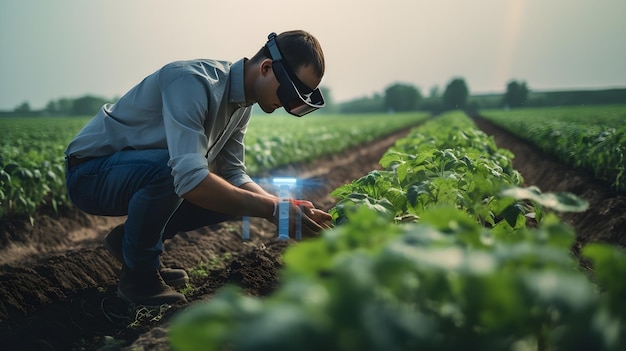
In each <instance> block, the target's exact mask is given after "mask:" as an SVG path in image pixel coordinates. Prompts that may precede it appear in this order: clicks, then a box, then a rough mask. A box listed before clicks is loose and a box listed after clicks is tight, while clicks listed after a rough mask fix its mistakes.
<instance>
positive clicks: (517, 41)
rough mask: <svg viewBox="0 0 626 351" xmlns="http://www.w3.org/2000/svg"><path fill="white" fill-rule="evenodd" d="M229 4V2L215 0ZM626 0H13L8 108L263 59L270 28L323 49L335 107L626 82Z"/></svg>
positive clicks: (2, 103) (4, 87)
mask: <svg viewBox="0 0 626 351" xmlns="http://www.w3.org/2000/svg"><path fill="white" fill-rule="evenodd" d="M216 3H219V5H216ZM625 18H626V0H596V1H593V0H428V1H426V0H406V1H401V0H381V1H370V0H311V1H294V0H276V1H274V0H266V1H254V0H222V1H208V0H176V1H173V0H54V1H48V0H1V1H0V50H1V51H0V52H1V57H2V59H1V61H0V109H1V110H10V109H13V108H15V107H16V106H17V105H19V104H20V103H22V102H24V101H28V102H29V103H30V104H31V107H32V108H35V109H37V108H43V107H44V106H45V105H46V103H47V102H48V101H50V100H56V99H58V98H61V97H71V98H75V97H79V96H82V95H84V94H94V95H98V96H103V97H106V98H112V97H114V96H119V95H121V94H123V93H124V92H126V91H127V90H128V89H130V88H131V87H132V86H133V85H134V84H136V83H137V82H139V81H140V80H141V79H142V78H143V77H144V76H146V75H148V74H150V73H152V72H153V71H155V70H156V69H158V68H159V67H161V66H162V65H164V64H165V63H167V62H169V61H174V60H180V59H192V58H214V59H220V60H229V61H236V60H237V59H239V58H241V57H244V56H246V57H251V56H252V55H253V54H254V53H255V52H256V51H257V50H258V49H259V48H260V47H261V46H262V45H263V44H264V43H265V41H266V38H267V34H268V33H269V32H272V31H275V32H281V31H285V30H289V29H296V28H299V29H305V30H307V31H309V32H311V33H312V34H313V35H315V36H316V37H317V38H318V39H319V41H320V42H321V44H322V48H323V50H324V54H325V57H326V67H327V69H326V76H325V78H324V80H323V81H322V85H325V86H327V87H329V88H330V89H331V94H332V97H333V99H334V100H335V101H346V100H349V99H353V98H357V97H362V96H371V95H372V94H374V93H377V92H383V91H384V89H385V88H386V87H387V86H389V85H390V84H392V83H395V82H403V83H410V84H413V85H415V86H417V87H418V88H419V89H420V91H421V92H422V94H423V95H428V94H429V92H430V89H431V88H432V87H433V86H438V87H439V88H440V90H441V91H442V90H443V89H444V88H445V86H446V84H447V83H448V82H449V81H450V80H451V79H453V78H454V77H463V78H465V81H466V83H467V85H468V87H469V89H470V92H471V93H486V92H503V91H504V89H505V86H506V83H507V82H508V81H509V80H511V79H518V80H524V81H526V82H527V84H528V86H529V88H530V89H532V90H552V89H576V88H604V87H624V86H626V44H625V43H626V39H625V38H626V20H625Z"/></svg>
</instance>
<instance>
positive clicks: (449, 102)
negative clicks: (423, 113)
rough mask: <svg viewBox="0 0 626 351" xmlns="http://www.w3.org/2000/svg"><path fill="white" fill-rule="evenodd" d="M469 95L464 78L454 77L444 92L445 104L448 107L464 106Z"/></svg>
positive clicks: (452, 108)
mask: <svg viewBox="0 0 626 351" xmlns="http://www.w3.org/2000/svg"><path fill="white" fill-rule="evenodd" d="M468 96H469V89H468V88H467V85H466V84H465V80H464V79H463V78H454V79H453V80H452V81H451V82H450V83H448V85H447V86H446V90H445V91H444V92H443V104H444V106H445V107H446V108H447V109H451V110H454V109H458V108H464V107H465V103H466V102H467V97H468Z"/></svg>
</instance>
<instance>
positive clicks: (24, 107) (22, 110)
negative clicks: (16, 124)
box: [14, 101, 32, 113]
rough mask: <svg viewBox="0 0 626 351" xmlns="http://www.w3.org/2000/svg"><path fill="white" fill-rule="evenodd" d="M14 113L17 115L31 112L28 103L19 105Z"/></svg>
mask: <svg viewBox="0 0 626 351" xmlns="http://www.w3.org/2000/svg"><path fill="white" fill-rule="evenodd" d="M14 111H15V112H17V113H29V112H31V111H32V110H31V109H30V104H29V103H28V101H24V102H22V103H21V104H19V105H18V106H17V107H16V108H15V110H14Z"/></svg>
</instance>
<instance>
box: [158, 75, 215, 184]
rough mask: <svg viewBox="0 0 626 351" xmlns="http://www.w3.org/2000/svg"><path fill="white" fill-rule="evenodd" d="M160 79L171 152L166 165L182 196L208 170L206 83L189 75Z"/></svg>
mask: <svg viewBox="0 0 626 351" xmlns="http://www.w3.org/2000/svg"><path fill="white" fill-rule="evenodd" d="M161 83H162V86H161V95H162V96H161V97H162V101H163V123H164V129H165V136H166V140H167V147H168V149H169V153H170V160H169V162H168V165H169V166H170V167H171V169H172V176H173V177H174V190H175V192H176V194H177V195H178V196H182V195H184V194H186V193H188V192H189V191H190V190H192V189H193V188H195V187H196V186H197V185H198V184H200V182H201V181H202V180H203V179H205V178H206V177H207V175H208V174H209V166H208V162H207V159H206V158H205V155H206V153H207V148H208V141H207V136H206V135H205V133H204V125H205V124H204V123H205V117H206V115H205V114H206V111H208V109H209V106H208V104H209V100H208V97H207V87H206V86H205V85H204V84H203V83H202V82H201V81H200V80H199V79H198V78H197V77H194V76H192V75H182V76H180V77H178V78H176V79H174V80H173V81H170V82H161Z"/></svg>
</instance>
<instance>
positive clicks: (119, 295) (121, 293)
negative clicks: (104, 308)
mask: <svg viewBox="0 0 626 351" xmlns="http://www.w3.org/2000/svg"><path fill="white" fill-rule="evenodd" d="M116 295H117V297H118V298H119V299H121V300H123V301H124V302H126V303H129V304H131V305H133V306H144V307H148V308H158V307H161V306H163V305H167V306H171V305H176V304H178V303H181V302H184V303H187V302H188V301H187V300H186V299H185V300H183V301H178V302H174V303H170V302H164V303H162V304H160V305H148V304H142V303H137V302H135V301H133V300H131V299H129V298H128V296H126V295H125V294H124V293H123V292H122V290H120V289H119V288H117V293H116Z"/></svg>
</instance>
